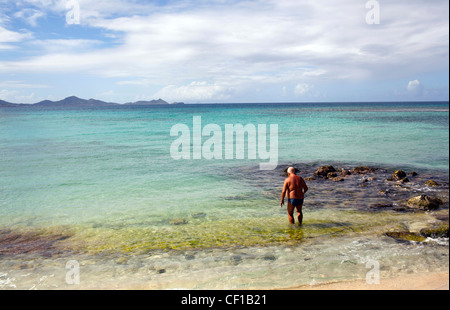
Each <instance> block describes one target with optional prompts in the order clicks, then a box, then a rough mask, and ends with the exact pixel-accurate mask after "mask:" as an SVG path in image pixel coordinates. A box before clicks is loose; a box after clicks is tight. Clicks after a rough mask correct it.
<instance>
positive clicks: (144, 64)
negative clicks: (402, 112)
mask: <svg viewBox="0 0 450 310" xmlns="http://www.w3.org/2000/svg"><path fill="white" fill-rule="evenodd" d="M0 1H2V0H0ZM78 1H79V3H80V9H81V12H80V13H81V23H82V27H83V29H84V30H86V33H88V31H89V30H92V29H94V30H95V31H99V32H101V33H102V34H103V35H104V36H105V42H107V41H110V40H109V39H110V37H115V42H114V44H115V45H108V44H107V43H104V44H101V43H102V42H100V41H99V38H98V36H96V37H95V38H93V37H87V38H82V39H81V38H78V39H75V38H67V39H65V40H64V39H60V40H50V39H48V38H45V39H42V38H36V39H35V40H34V41H31V42H30V44H31V45H32V46H35V47H40V49H39V54H38V53H36V54H35V55H34V56H33V54H31V55H30V56H29V57H27V58H24V59H16V58H13V57H11V59H12V60H0V74H3V73H12V74H21V73H27V72H39V73H43V74H46V73H49V74H51V73H54V72H65V73H67V74H91V75H94V76H98V77H101V78H103V77H107V78H111V77H123V79H122V81H121V82H117V81H116V80H115V81H114V82H113V83H115V84H116V85H118V86H120V87H127V86H128V87H131V86H134V87H148V86H150V85H153V86H154V87H158V88H160V89H161V90H160V91H159V93H160V94H161V97H163V98H175V97H176V99H175V100H183V101H188V100H194V101H195V100H205V101H206V100H218V101H219V100H228V99H230V98H232V96H233V95H236V94H239V95H241V94H242V93H243V89H246V90H248V91H249V94H251V90H252V89H256V88H265V87H266V86H268V85H274V86H275V85H276V86H277V89H281V88H282V87H283V86H284V85H296V84H297V83H298V81H302V83H300V84H298V85H297V87H296V88H295V91H294V94H295V95H296V96H304V95H306V94H308V93H311V91H312V87H313V86H312V85H316V86H317V88H319V86H320V85H319V84H320V83H329V82H330V81H333V82H337V81H341V80H344V81H352V82H354V81H358V82H360V81H369V82H371V81H373V80H375V81H380V80H385V79H386V77H389V78H392V79H395V78H398V79H400V78H401V79H403V80H404V79H405V77H408V76H414V75H416V76H420V73H421V72H432V71H433V70H441V69H442V67H445V66H447V68H448V33H449V31H448V13H447V11H448V10H447V9H448V1H446V0H445V1H444V0H435V1H423V0H416V1H406V0H398V1H395V3H393V2H383V3H381V10H382V19H381V23H380V25H367V24H366V23H365V16H366V13H367V10H366V9H365V2H364V1H363V2H358V1H356V0H343V1H333V0H323V1H320V3H318V2H317V1H307V0H304V1H300V0H259V1H222V0H220V1H219V0H218V1H211V0H210V1H201V2H199V1H188V0H180V1H168V2H167V3H168V4H166V5H164V6H156V5H155V4H152V3H149V2H146V1H135V0H95V1H94V0H78ZM18 3H19V4H18V6H21V7H22V8H28V9H31V10H38V9H39V10H40V12H43V14H48V13H49V12H53V14H55V13H57V14H59V15H61V19H62V20H64V19H65V11H66V8H65V1H64V0H20V1H18ZM30 12H31V11H30ZM33 16H34V15H32V14H29V16H28V19H29V22H30V23H31V24H32V23H33V22H34V23H42V22H43V21H44V20H45V19H43V18H39V16H37V15H36V17H35V18H34V17H33ZM66 29H72V28H70V27H69V26H67V27H66ZM8 36H9V37H11V38H14V39H12V41H8V40H7V39H3V40H2V37H3V38H5V37H8ZM24 36H25V34H21V33H19V32H17V30H16V31H9V32H8V30H6V29H5V28H1V26H0V50H1V49H8V48H13V47H14V46H16V45H13V44H11V43H14V42H16V43H17V42H21V41H22V40H24ZM36 36H37V35H36ZM107 37H108V38H107ZM14 40H15V41H14ZM198 81H208V82H198ZM167 85H169V86H167ZM291 87H292V86H291ZM320 89H321V90H322V88H320ZM324 91H325V90H324ZM162 94H166V95H167V96H171V97H165V96H163V95H162ZM291 95H292V92H291ZM183 96H185V97H183ZM168 100H169V99H168Z"/></svg>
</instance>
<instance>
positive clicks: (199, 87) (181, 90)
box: [154, 82, 234, 102]
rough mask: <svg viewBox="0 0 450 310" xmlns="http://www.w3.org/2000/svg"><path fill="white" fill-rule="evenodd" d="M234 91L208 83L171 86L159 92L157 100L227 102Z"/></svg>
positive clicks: (156, 96) (156, 95)
mask: <svg viewBox="0 0 450 310" xmlns="http://www.w3.org/2000/svg"><path fill="white" fill-rule="evenodd" d="M233 92H234V90H233V89H232V88H229V87H224V86H220V85H217V84H208V83H207V82H192V83H190V84H189V85H185V86H175V85H169V86H166V87H164V88H163V89H161V90H160V91H158V92H157V93H156V94H155V95H154V97H155V98H165V99H166V100H170V101H182V100H183V101H188V102H206V101H211V100H216V101H225V100H227V99H230V98H231V95H232V94H233Z"/></svg>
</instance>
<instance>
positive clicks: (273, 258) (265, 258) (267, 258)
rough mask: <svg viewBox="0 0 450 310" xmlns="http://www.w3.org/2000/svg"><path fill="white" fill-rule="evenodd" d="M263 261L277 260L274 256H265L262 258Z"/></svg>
mask: <svg viewBox="0 0 450 310" xmlns="http://www.w3.org/2000/svg"><path fill="white" fill-rule="evenodd" d="M263 260H267V261H274V260H277V258H276V257H275V256H274V255H265V256H264V257H263Z"/></svg>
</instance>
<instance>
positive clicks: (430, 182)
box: [425, 180, 439, 187]
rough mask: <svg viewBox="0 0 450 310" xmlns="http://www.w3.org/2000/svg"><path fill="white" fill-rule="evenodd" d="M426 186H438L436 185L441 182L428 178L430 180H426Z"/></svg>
mask: <svg viewBox="0 0 450 310" xmlns="http://www.w3.org/2000/svg"><path fill="white" fill-rule="evenodd" d="M425 186H428V187H436V186H439V184H438V183H437V182H436V181H434V180H428V181H426V182H425Z"/></svg>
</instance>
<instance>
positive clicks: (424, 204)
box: [408, 195, 443, 210]
mask: <svg viewBox="0 0 450 310" xmlns="http://www.w3.org/2000/svg"><path fill="white" fill-rule="evenodd" d="M442 204H443V202H442V200H440V199H439V198H436V197H430V196H428V195H420V196H416V197H413V198H411V199H409V200H408V207H410V208H414V209H421V210H435V209H438V208H439V206H440V205H442Z"/></svg>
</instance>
